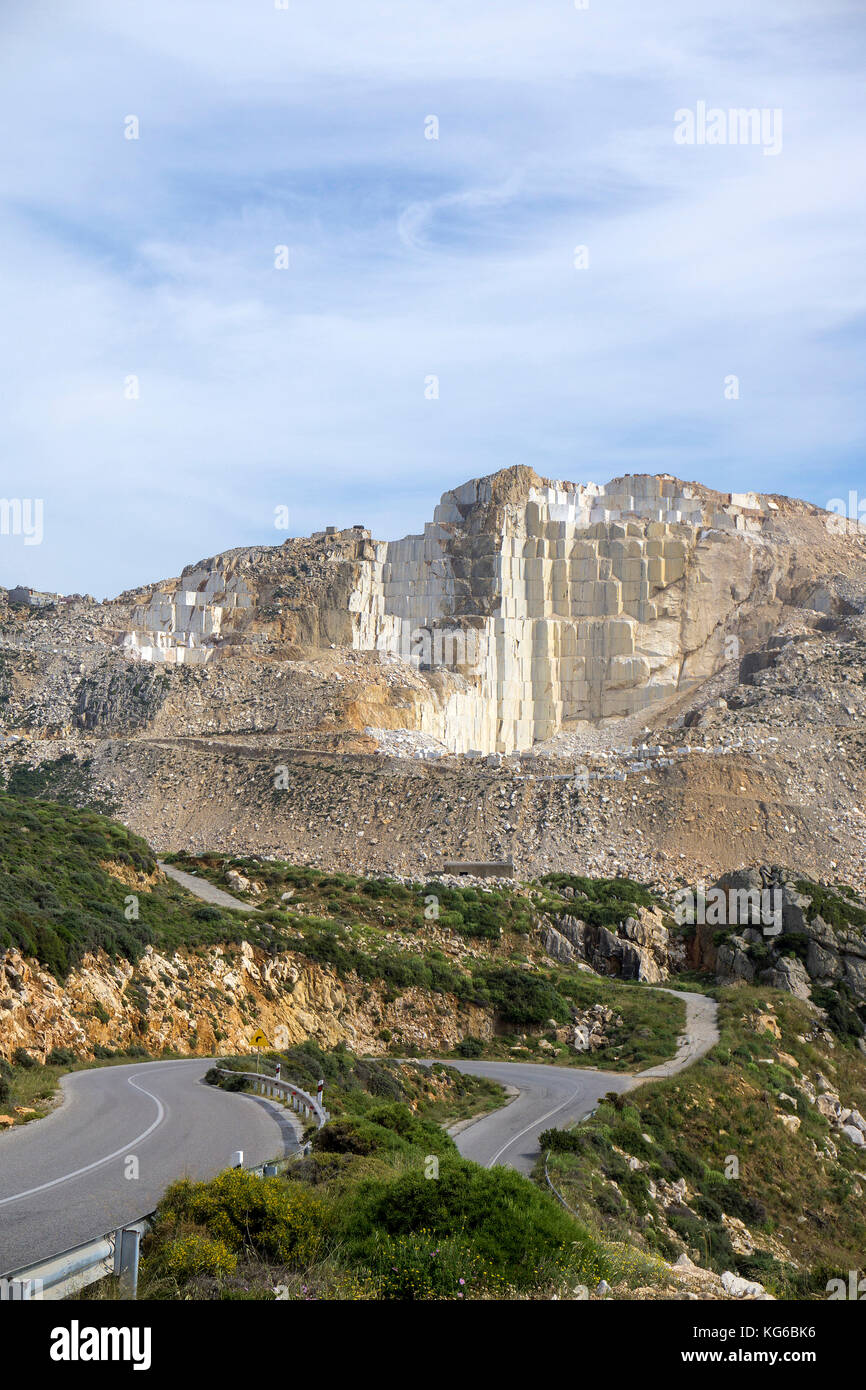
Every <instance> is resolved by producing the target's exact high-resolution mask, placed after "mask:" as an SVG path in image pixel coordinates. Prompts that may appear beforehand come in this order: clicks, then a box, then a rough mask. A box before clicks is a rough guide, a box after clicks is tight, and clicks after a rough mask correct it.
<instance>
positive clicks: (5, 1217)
mask: <svg viewBox="0 0 866 1390" xmlns="http://www.w3.org/2000/svg"><path fill="white" fill-rule="evenodd" d="M212 1065H213V1062H212V1061H210V1060H207V1059H201V1058H196V1059H193V1060H190V1061H182V1062H141V1063H138V1064H135V1065H130V1066H121V1067H99V1068H95V1069H93V1070H91V1071H79V1072H72V1073H70V1074H69V1075H68V1076H64V1077H62V1078H61V1082H60V1085H61V1087H62V1090H63V1105H62V1106H61V1107H60V1108H59V1109H58V1110H56V1111H54V1112H53V1113H52V1114H51V1115H49V1116H47V1117H46V1118H45V1119H44V1120H39V1121H38V1122H36V1123H34V1124H31V1125H23V1126H20V1127H18V1128H16V1129H14V1130H11V1131H10V1132H8V1133H6V1134H3V1135H0V1273H2V1272H3V1271H8V1270H11V1269H18V1268H20V1267H21V1266H22V1265H25V1264H32V1263H34V1262H35V1261H36V1260H40V1259H44V1258H47V1257H49V1256H51V1255H55V1254H58V1253H59V1252H60V1251H62V1250H67V1249H69V1248H70V1247H71V1246H73V1245H78V1244H80V1243H81V1242H83V1241H86V1240H91V1239H93V1238H94V1237H97V1236H100V1235H103V1234H104V1233H105V1232H106V1231H110V1230H112V1229H114V1228H115V1227H117V1226H119V1225H122V1224H123V1223H124V1222H128V1221H133V1220H135V1219H137V1218H138V1217H140V1216H144V1215H146V1214H147V1212H149V1211H153V1209H154V1208H155V1207H156V1205H157V1204H158V1202H159V1200H160V1198H161V1197H162V1194H163V1193H164V1191H165V1189H166V1187H168V1185H169V1184H170V1183H172V1182H174V1181H175V1180H176V1179H177V1178H182V1177H187V1176H188V1177H191V1178H207V1177H213V1176H214V1174H216V1173H218V1172H220V1171H221V1170H222V1169H223V1168H227V1167H228V1166H229V1164H230V1162H231V1156H232V1153H233V1152H234V1151H235V1150H237V1149H242V1150H243V1152H244V1162H245V1163H249V1164H257V1163H262V1162H264V1161H265V1160H267V1159H269V1158H275V1157H277V1156H278V1155H281V1154H284V1153H289V1152H292V1151H293V1150H294V1149H295V1148H297V1138H296V1135H295V1129H294V1126H293V1125H292V1122H291V1121H290V1120H289V1119H288V1117H287V1116H285V1115H283V1114H282V1113H281V1112H280V1111H278V1110H277V1109H276V1107H274V1106H272V1105H269V1104H268V1103H267V1101H265V1100H262V1099H260V1098H258V1097H250V1096H249V1095H245V1094H236V1093H231V1092H226V1091H221V1090H219V1089H218V1088H215V1087H212V1086H206V1085H205V1084H204V1082H203V1081H202V1077H203V1076H204V1074H205V1072H206V1071H207V1070H208V1069H209V1068H210V1067H211V1066H212ZM130 1156H131V1157H134V1158H136V1159H137V1160H138V1177H137V1178H130V1177H127V1176H125V1172H126V1171H127V1170H128V1169H129V1167H130V1166H131V1165H129V1164H128V1163H127V1159H128V1158H129V1157H130Z"/></svg>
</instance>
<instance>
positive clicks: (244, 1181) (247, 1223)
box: [158, 1168, 328, 1269]
mask: <svg viewBox="0 0 866 1390" xmlns="http://www.w3.org/2000/svg"><path fill="white" fill-rule="evenodd" d="M158 1221H159V1224H160V1226H161V1227H163V1228H165V1227H169V1228H170V1227H171V1226H172V1225H176V1224H177V1223H179V1222H183V1223H187V1222H189V1223H192V1224H193V1225H195V1226H200V1227H202V1228H203V1229H204V1230H205V1231H206V1233H207V1234H208V1235H209V1236H212V1237H213V1238H214V1239H215V1240H218V1241H222V1242H223V1243H224V1244H225V1245H226V1246H227V1247H228V1249H229V1250H231V1251H234V1252H240V1251H241V1250H243V1251H245V1252H247V1253H248V1254H250V1255H253V1256H255V1257H256V1258H258V1259H261V1260H273V1261H275V1262H277V1263H279V1264H286V1265H290V1266H292V1267H294V1268H301V1269H302V1268H303V1267H304V1266H305V1265H308V1264H311V1263H313V1261H314V1260H315V1259H316V1258H317V1257H318V1255H319V1252H320V1249H321V1245H322V1239H323V1235H324V1231H325V1228H326V1225H327V1222H328V1208H327V1207H326V1206H325V1204H324V1202H323V1201H322V1199H321V1198H320V1197H319V1196H318V1194H316V1193H314V1192H312V1191H310V1190H309V1189H308V1188H306V1187H304V1186H302V1184H300V1183H286V1182H284V1181H282V1180H281V1179H279V1178H257V1177H255V1176H254V1175H253V1174H252V1173H246V1172H244V1170H243V1169H242V1168H232V1169H229V1170H227V1171H226V1172H224V1173H220V1175H219V1177H217V1178H214V1179H213V1180H212V1181H211V1182H199V1183H192V1182H189V1181H188V1180H186V1179H185V1180H184V1181H183V1182H179V1183H175V1184H174V1185H173V1186H172V1187H170V1188H169V1189H168V1191H167V1192H166V1194H165V1197H164V1198H163V1200H162V1202H161V1203H160V1206H159V1211H158Z"/></svg>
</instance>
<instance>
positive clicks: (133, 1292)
mask: <svg viewBox="0 0 866 1390" xmlns="http://www.w3.org/2000/svg"><path fill="white" fill-rule="evenodd" d="M140 1248H141V1232H140V1231H138V1230H136V1228H135V1227H134V1226H130V1227H121V1229H120V1230H119V1231H118V1232H117V1234H116V1235H115V1237H114V1272H115V1274H116V1275H117V1277H118V1279H119V1280H120V1291H121V1293H122V1294H123V1296H124V1298H137V1297H138V1254H139V1250H140Z"/></svg>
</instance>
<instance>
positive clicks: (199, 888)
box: [156, 859, 258, 912]
mask: <svg viewBox="0 0 866 1390" xmlns="http://www.w3.org/2000/svg"><path fill="white" fill-rule="evenodd" d="M156 862H157V864H158V865H159V867H160V868H161V869H162V872H163V873H164V874H167V875H168V877H169V878H173V879H174V881H175V883H179V884H180V886H181V888H185V889H186V890H187V892H188V893H192V894H194V896H195V897H197V898H201V899H202V901H203V902H206V903H213V905H214V907H228V908H231V910H232V911H233V912H257V911H258V908H255V907H250V905H249V903H244V902H241V900H240V898H233V897H232V895H231V893H226V892H225V891H224V890H223V889H222V888H216V887H214V885H213V884H212V883H210V882H209V881H208V879H206V878H198V877H197V875H196V874H188V873H187V872H186V870H185V869H176V868H175V866H174V864H163V862H162V860H161V859H158V860H157V861H156Z"/></svg>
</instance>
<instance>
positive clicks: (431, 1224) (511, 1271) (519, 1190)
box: [338, 1157, 601, 1287]
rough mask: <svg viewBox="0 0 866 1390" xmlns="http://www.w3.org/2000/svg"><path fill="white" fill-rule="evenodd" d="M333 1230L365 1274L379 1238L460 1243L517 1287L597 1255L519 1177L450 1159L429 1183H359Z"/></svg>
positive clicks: (417, 1174)
mask: <svg viewBox="0 0 866 1390" xmlns="http://www.w3.org/2000/svg"><path fill="white" fill-rule="evenodd" d="M338 1230H339V1233H340V1235H341V1237H342V1238H343V1239H344V1240H345V1242H346V1247H347V1250H348V1252H349V1254H350V1256H351V1257H352V1258H353V1259H354V1260H355V1261H356V1262H357V1263H360V1264H362V1265H365V1266H367V1267H370V1265H371V1262H375V1259H376V1258H377V1255H376V1251H377V1242H378V1241H379V1240H380V1238H381V1234H382V1233H386V1234H388V1235H391V1236H410V1235H412V1234H413V1233H414V1232H418V1231H425V1232H428V1233H429V1234H430V1235H431V1236H436V1237H439V1239H443V1238H445V1237H454V1236H459V1237H460V1239H466V1240H469V1241H471V1243H472V1247H473V1249H474V1250H475V1251H476V1252H477V1254H478V1255H479V1256H480V1257H481V1258H482V1259H483V1261H484V1265H485V1268H486V1269H487V1270H488V1271H489V1273H490V1274H491V1275H496V1276H498V1277H501V1278H503V1279H505V1280H506V1281H507V1282H508V1283H512V1284H514V1285H515V1286H517V1287H527V1286H529V1285H532V1284H535V1283H537V1282H538V1280H539V1271H540V1270H542V1269H544V1268H545V1267H549V1268H550V1269H551V1271H552V1272H553V1271H554V1270H556V1271H557V1272H561V1271H562V1270H563V1269H565V1268H566V1267H574V1265H575V1264H580V1262H581V1260H582V1259H591V1258H593V1257H594V1253H595V1252H594V1250H593V1247H592V1244H591V1242H590V1240H589V1237H588V1235H587V1234H586V1232H585V1231H584V1230H583V1228H582V1227H580V1226H579V1225H578V1224H577V1223H576V1222H575V1221H573V1220H572V1218H571V1217H570V1216H568V1214H567V1213H566V1212H564V1211H563V1210H562V1209H561V1208H560V1207H558V1206H557V1205H555V1203H554V1202H553V1201H552V1200H551V1198H549V1197H548V1196H547V1194H546V1193H543V1192H541V1191H540V1189H538V1188H536V1187H535V1186H533V1184H532V1183H530V1182H528V1181H527V1179H526V1178H524V1177H521V1175H520V1174H519V1173H515V1172H514V1171H513V1170H512V1169H508V1168H481V1167H479V1166H478V1165H477V1164H475V1163H469V1162H467V1161H466V1160H464V1159H459V1158H456V1157H455V1158H448V1157H445V1158H443V1159H442V1161H441V1163H440V1167H439V1177H438V1179H436V1180H435V1181H432V1180H428V1179H427V1178H426V1177H425V1175H424V1171H423V1169H422V1168H420V1167H418V1168H415V1169H412V1170H410V1171H409V1172H406V1173H403V1174H402V1175H401V1176H400V1177H398V1178H396V1179H394V1180H393V1181H391V1182H387V1181H384V1180H381V1179H368V1180H365V1181H364V1182H362V1183H360V1184H359V1185H358V1186H357V1187H356V1188H355V1189H354V1190H353V1192H352V1194H351V1196H350V1197H349V1198H347V1199H346V1200H345V1201H344V1202H343V1204H342V1208H341V1211H340V1213H339V1216H338ZM598 1277H601V1276H600V1275H599V1276H598Z"/></svg>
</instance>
